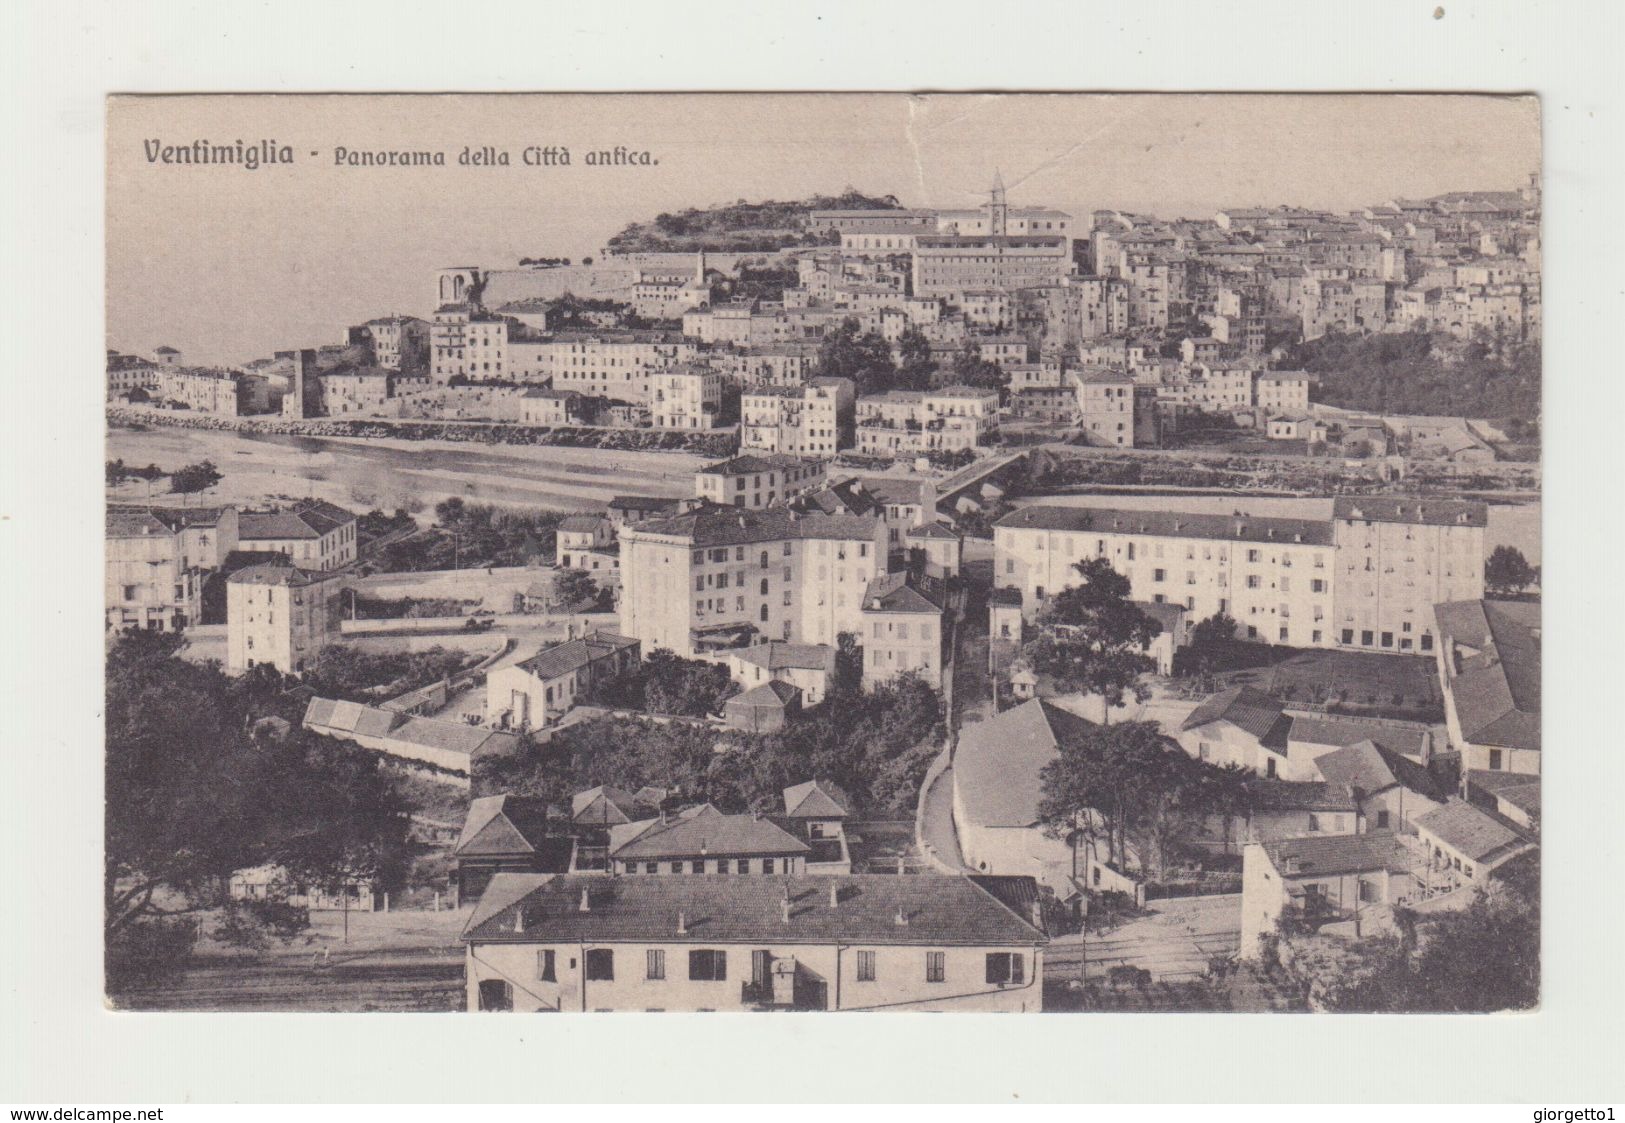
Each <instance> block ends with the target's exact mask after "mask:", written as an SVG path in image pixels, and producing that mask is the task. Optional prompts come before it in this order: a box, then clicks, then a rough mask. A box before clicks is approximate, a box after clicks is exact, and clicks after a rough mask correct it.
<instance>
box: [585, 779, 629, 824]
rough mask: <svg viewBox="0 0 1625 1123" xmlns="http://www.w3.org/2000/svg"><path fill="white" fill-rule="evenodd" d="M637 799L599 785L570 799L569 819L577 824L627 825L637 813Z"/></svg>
mask: <svg viewBox="0 0 1625 1123" xmlns="http://www.w3.org/2000/svg"><path fill="white" fill-rule="evenodd" d="M639 809H640V805H639V803H638V801H637V797H636V796H634V795H633V794H632V793H631V792H629V791H627V790H626V789H624V788H612V787H610V786H609V785H608V784H600V785H599V786H598V787H596V788H588V789H587V790H586V791H584V792H577V793H576V794H575V795H573V796H571V797H570V818H571V819H573V820H574V821H575V822H577V823H582V824H588V825H590V824H598V823H607V824H609V825H611V826H613V825H615V824H617V823H629V822H631V821H632V819H633V817H634V816H635V815H636V814H637V813H638V811H639Z"/></svg>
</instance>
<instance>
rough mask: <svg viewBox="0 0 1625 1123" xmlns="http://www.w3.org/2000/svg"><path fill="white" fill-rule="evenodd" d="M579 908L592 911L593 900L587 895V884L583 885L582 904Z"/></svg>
mask: <svg viewBox="0 0 1625 1123" xmlns="http://www.w3.org/2000/svg"><path fill="white" fill-rule="evenodd" d="M579 908H580V910H581V911H582V912H591V911H592V901H591V900H590V899H589V898H588V896H587V887H586V886H585V885H583V886H582V887H581V904H580V906H579Z"/></svg>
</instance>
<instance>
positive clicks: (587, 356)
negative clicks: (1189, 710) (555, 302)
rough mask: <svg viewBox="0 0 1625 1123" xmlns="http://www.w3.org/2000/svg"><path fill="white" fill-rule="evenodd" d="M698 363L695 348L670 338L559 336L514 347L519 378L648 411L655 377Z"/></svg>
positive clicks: (656, 335) (659, 335)
mask: <svg viewBox="0 0 1625 1123" xmlns="http://www.w3.org/2000/svg"><path fill="white" fill-rule="evenodd" d="M698 357H699V349H698V348H697V347H696V346H695V345H694V343H693V342H691V341H687V340H684V339H683V338H682V337H681V336H678V335H674V334H672V333H669V332H643V331H640V332H609V331H606V332H559V333H557V334H555V335H552V336H549V337H548V338H546V339H543V340H536V341H525V342H520V343H516V344H515V345H514V367H515V372H514V378H515V379H516V380H518V381H521V382H540V383H550V384H551V385H552V387H553V389H555V390H574V391H575V392H576V393H578V394H584V395H587V396H589V397H607V398H611V399H614V400H617V401H623V402H632V403H635V404H638V405H644V404H647V403H648V401H649V376H650V375H652V374H654V373H655V372H657V371H662V370H669V369H671V368H672V367H677V366H681V365H683V364H686V363H692V362H694V361H695V360H696V359H697V358H698Z"/></svg>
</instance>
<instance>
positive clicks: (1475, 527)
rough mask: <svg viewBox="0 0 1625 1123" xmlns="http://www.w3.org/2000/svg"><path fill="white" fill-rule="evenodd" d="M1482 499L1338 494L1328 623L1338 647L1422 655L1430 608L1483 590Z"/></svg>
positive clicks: (1429, 646) (1430, 633) (1429, 638)
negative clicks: (1332, 608)
mask: <svg viewBox="0 0 1625 1123" xmlns="http://www.w3.org/2000/svg"><path fill="white" fill-rule="evenodd" d="M1487 521H1488V509H1487V508H1486V507H1485V506H1484V504H1482V503H1471V502H1461V501H1454V500H1443V499H1416V498H1410V497H1402V498H1385V497H1378V496H1369V495H1361V496H1340V497H1339V498H1338V499H1337V500H1336V501H1335V503H1334V505H1333V509H1332V525H1333V528H1334V534H1335V537H1334V541H1335V543H1336V546H1337V571H1338V572H1337V602H1336V616H1335V620H1334V623H1333V626H1334V628H1335V632H1336V639H1337V642H1338V643H1339V644H1341V645H1342V646H1344V647H1358V648H1364V649H1367V650H1372V651H1394V652H1399V653H1401V654H1404V653H1417V652H1422V653H1430V652H1432V651H1433V650H1434V645H1435V643H1436V638H1435V633H1434V620H1433V606H1434V605H1436V604H1444V603H1445V602H1447V601H1464V600H1478V599H1480V598H1481V597H1483V595H1484V528H1485V526H1486V524H1487Z"/></svg>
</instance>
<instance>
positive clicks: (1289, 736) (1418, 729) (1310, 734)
mask: <svg viewBox="0 0 1625 1123" xmlns="http://www.w3.org/2000/svg"><path fill="white" fill-rule="evenodd" d="M1428 738H1429V732H1428V730H1427V728H1426V727H1425V726H1421V725H1400V724H1397V723H1394V722H1382V723H1377V722H1368V721H1360V720H1359V719H1358V718H1315V717H1303V716H1301V715H1293V717H1292V724H1291V725H1290V726H1289V727H1288V728H1287V730H1286V740H1287V741H1289V742H1293V743H1299V744H1306V745H1336V746H1338V747H1339V748H1346V747H1347V746H1349V745H1358V744H1359V743H1360V742H1361V741H1370V742H1372V743H1373V744H1375V745H1376V746H1377V747H1378V748H1381V749H1385V750H1390V751H1392V752H1395V753H1399V754H1401V755H1403V756H1409V757H1418V758H1420V757H1421V756H1422V755H1423V753H1424V750H1425V749H1426V747H1427V742H1428Z"/></svg>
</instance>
